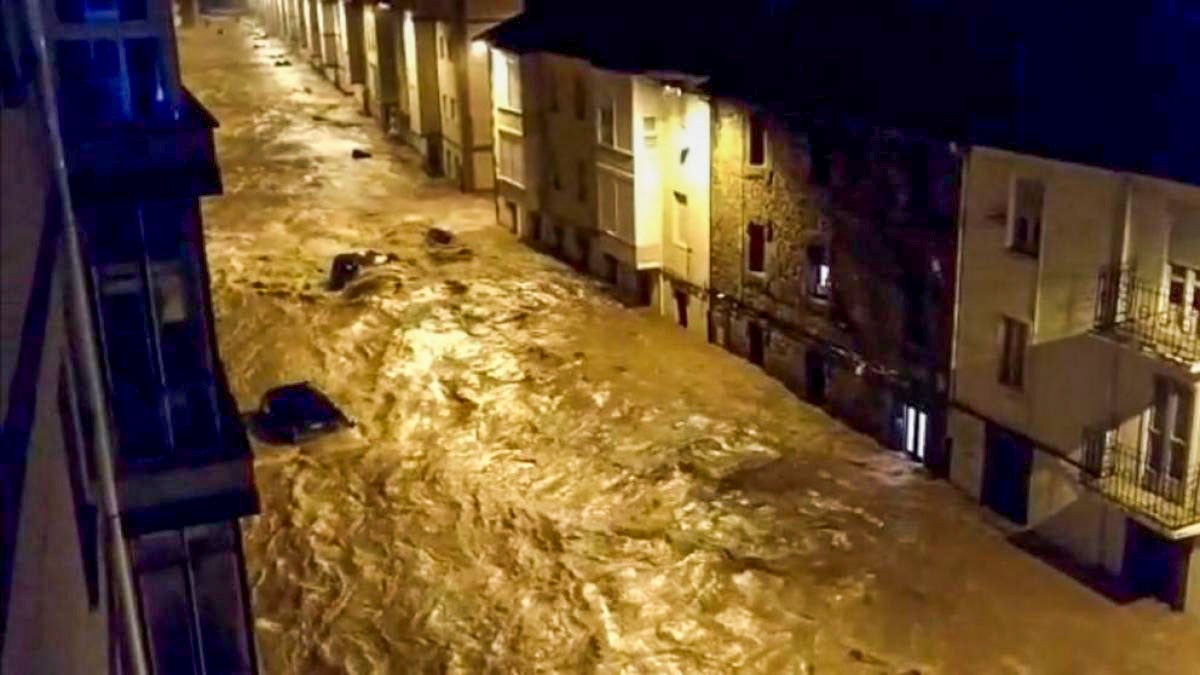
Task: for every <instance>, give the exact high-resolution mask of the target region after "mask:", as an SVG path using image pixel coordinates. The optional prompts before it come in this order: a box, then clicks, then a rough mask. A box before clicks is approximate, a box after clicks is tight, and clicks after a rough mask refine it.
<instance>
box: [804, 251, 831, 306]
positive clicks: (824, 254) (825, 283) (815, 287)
mask: <svg viewBox="0 0 1200 675" xmlns="http://www.w3.org/2000/svg"><path fill="white" fill-rule="evenodd" d="M817 251H819V252H820V254H819V255H816V254H815V253H816V252H817ZM806 254H807V256H808V273H807V274H806V275H805V289H804V290H805V291H806V294H807V295H808V298H809V300H812V301H814V302H821V303H827V302H829V301H830V300H832V299H833V266H832V265H830V262H829V247H828V246H826V245H825V244H820V243H814V244H809V245H808V247H807V251H806ZM822 270H824V279H822V278H821V277H822V274H821V272H822ZM821 289H824V290H823V291H822V290H821Z"/></svg>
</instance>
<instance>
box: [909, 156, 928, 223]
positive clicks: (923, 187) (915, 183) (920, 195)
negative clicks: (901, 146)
mask: <svg viewBox="0 0 1200 675" xmlns="http://www.w3.org/2000/svg"><path fill="white" fill-rule="evenodd" d="M908 164H909V186H910V189H909V194H908V209H909V211H910V212H920V211H925V210H927V209H928V208H929V148H928V147H926V145H925V144H924V143H917V144H916V145H914V146H913V147H912V149H911V150H910V151H909V157H908Z"/></svg>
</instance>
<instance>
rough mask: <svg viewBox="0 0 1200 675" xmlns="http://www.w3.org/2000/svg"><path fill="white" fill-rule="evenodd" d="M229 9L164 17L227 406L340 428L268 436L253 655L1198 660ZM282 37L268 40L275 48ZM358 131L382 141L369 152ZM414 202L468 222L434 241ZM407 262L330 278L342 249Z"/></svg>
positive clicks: (918, 665)
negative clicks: (319, 393) (209, 128)
mask: <svg viewBox="0 0 1200 675" xmlns="http://www.w3.org/2000/svg"><path fill="white" fill-rule="evenodd" d="M258 34H259V32H258V30H257V28H256V27H255V26H254V25H253V24H251V23H250V22H249V20H243V21H242V22H238V21H235V20H223V21H216V20H213V21H211V22H209V23H208V24H207V25H203V26H198V27H196V28H193V29H181V30H180V31H179V35H180V46H181V57H182V60H183V77H184V82H185V84H186V85H187V86H188V87H189V88H190V89H191V91H192V92H193V93H194V94H195V95H196V97H197V98H198V99H199V100H200V101H201V102H202V103H203V104H204V105H205V106H207V107H208V108H209V109H210V110H211V111H212V113H213V114H214V115H215V116H216V117H217V118H218V120H220V124H221V127H220V129H218V133H217V138H218V154H219V158H220V160H221V166H222V171H223V176H224V184H225V194H224V196H222V197H216V198H211V199H208V200H207V201H206V202H205V204H204V215H205V222H206V226H207V232H208V257H209V262H210V265H211V268H212V283H213V287H214V296H215V300H216V304H217V308H216V309H217V314H218V330H219V333H220V337H221V350H222V357H223V359H224V361H225V365H226V368H227V370H228V373H229V376H230V380H231V384H232V387H233V390H234V393H235V395H236V396H237V397H238V400H239V403H240V404H241V406H242V407H243V408H244V409H249V408H252V407H255V406H256V405H257V401H258V397H259V396H260V395H261V394H262V392H263V391H265V390H266V389H268V388H270V387H272V386H275V385H278V384H283V383H286V382H292V381H297V380H309V381H311V382H313V383H314V384H316V385H317V386H319V387H320V388H321V389H323V390H324V391H325V392H327V393H328V394H329V395H330V397H331V398H332V399H334V400H335V401H337V402H338V403H339V404H340V405H341V406H342V407H343V409H344V410H345V411H346V413H347V414H348V415H350V416H352V417H353V418H355V419H356V420H357V423H358V424H357V426H356V427H355V428H354V429H353V430H351V431H349V432H345V433H343V434H340V435H338V436H334V437H331V438H328V439H325V440H322V441H319V442H315V443H311V444H308V445H305V446H304V447H301V448H299V449H295V448H269V447H266V446H262V447H259V448H257V450H258V451H259V458H258V461H257V472H258V473H257V475H258V483H259V487H260V490H261V493H262V498H263V509H262V514H261V515H260V516H258V517H257V518H254V519H252V520H251V521H250V522H249V523H248V525H247V527H246V547H247V554H248V556H249V567H250V569H249V574H250V578H251V584H252V586H253V590H254V610H255V615H256V618H257V622H256V629H257V636H258V640H259V648H260V650H261V652H262V659H263V663H264V665H265V667H266V672H269V673H342V672H346V673H393V672H426V671H430V672H456V673H474V672H534V671H538V672H542V671H556V672H576V671H584V672H588V671H600V672H618V671H619V672H645V673H669V672H680V673H701V672H713V673H725V672H734V671H737V672H762V673H813V672H818V673H831V672H833V673H843V672H851V673H853V672H864V673H915V672H920V673H1139V674H1140V673H1185V672H1196V671H1195V669H1196V664H1197V663H1200V624H1198V623H1197V622H1196V621H1195V619H1193V618H1188V617H1185V616H1182V615H1177V614H1172V613H1171V612H1169V611H1168V610H1167V609H1166V607H1164V606H1162V605H1160V604H1158V603H1154V602H1150V601H1145V600H1143V601H1138V602H1134V603H1130V604H1125V605H1121V604H1116V603H1114V602H1112V601H1111V600H1108V599H1107V598H1105V597H1104V596H1102V595H1100V594H1099V593H1097V592H1096V591H1094V590H1091V589H1090V588H1089V587H1087V586H1085V585H1083V584H1081V583H1079V582H1078V581H1076V580H1074V579H1072V578H1070V577H1069V576H1067V575H1066V574H1064V573H1062V572H1059V571H1057V570H1056V569H1055V568H1053V567H1052V566H1050V565H1049V564H1047V563H1046V562H1044V561H1042V560H1040V559H1039V558H1037V557H1034V556H1032V555H1030V554H1028V553H1025V552H1023V551H1022V550H1020V549H1018V548H1017V547H1016V546H1014V545H1013V544H1011V543H1009V542H1008V540H1007V539H1006V533H1005V532H1004V530H1003V528H1002V526H1001V525H1000V524H999V519H992V518H991V517H989V516H988V515H987V514H986V513H985V512H984V511H983V510H982V509H981V508H980V507H979V506H978V505H976V504H974V503H973V502H972V501H971V500H970V499H969V498H967V497H966V496H964V495H962V494H961V493H959V492H958V491H956V490H955V489H954V488H953V487H951V486H950V485H949V484H948V483H946V482H943V481H937V480H932V479H930V478H929V477H928V476H927V475H926V474H925V473H924V471H923V470H920V469H918V468H917V466H916V465H915V464H912V463H910V462H908V461H907V460H905V459H904V458H902V457H901V456H900V455H899V454H898V453H893V452H890V451H887V450H884V449H881V448H880V447H879V446H878V445H877V444H876V443H875V442H874V441H872V440H870V439H868V438H866V437H864V436H861V435H859V434H857V433H855V432H853V431H851V430H849V429H847V428H846V427H844V426H843V425H842V424H840V423H839V422H837V421H835V420H832V419H830V418H829V417H828V416H827V415H826V414H825V413H824V412H822V411H820V410H818V409H815V408H812V407H810V406H807V405H805V404H804V403H802V402H800V401H799V400H797V399H796V398H795V397H794V396H792V395H791V394H790V393H789V392H788V391H787V390H786V389H785V388H784V387H783V386H782V385H781V384H779V383H777V382H775V381H773V380H771V379H770V378H768V377H767V376H766V375H764V374H763V373H762V372H761V371H760V370H758V369H757V368H755V367H753V366H751V365H750V364H748V363H746V362H744V361H742V360H740V359H738V358H736V357H734V356H732V355H730V354H728V353H726V352H724V351H723V350H721V349H719V348H716V347H714V346H710V345H707V344H705V343H703V342H701V341H698V340H695V339H693V338H691V337H689V336H688V335H686V334H685V333H684V331H681V330H679V329H677V328H676V327H674V326H672V325H670V324H669V323H667V322H666V321H663V320H661V319H657V318H655V317H653V316H650V315H649V314H647V313H645V312H642V311H635V310H630V309H626V308H624V307H622V306H621V305H619V304H618V303H616V302H615V301H613V300H612V299H610V297H609V296H608V295H607V294H606V292H605V290H604V288H603V286H602V285H601V284H599V283H597V282H593V281H590V280H588V279H585V278H583V277H581V276H579V275H578V274H576V273H575V272H574V271H572V270H571V269H569V268H568V267H566V266H564V265H562V264H560V263H558V262H556V261H554V260H553V259H551V258H548V257H545V256H542V255H540V254H538V253H535V252H533V251H531V250H530V249H528V248H526V247H525V246H523V245H521V244H519V243H518V242H517V241H516V240H515V239H514V238H513V237H512V235H511V234H509V233H508V232H506V231H505V230H503V229H501V228H499V227H497V226H496V225H495V224H494V210H493V205H492V202H491V200H490V199H489V198H488V196H487V195H479V196H466V195H462V194H460V193H459V192H457V191H456V190H455V189H454V188H452V187H451V186H450V185H448V184H447V183H445V182H443V181H440V180H436V179H431V178H427V177H425V175H424V174H423V173H422V171H421V169H420V165H419V160H418V156H417V155H416V154H415V153H414V152H412V151H410V150H408V149H405V148H402V147H400V146H398V145H396V144H395V143H392V142H389V141H388V140H386V139H385V138H384V136H383V134H382V133H380V132H379V131H378V129H377V127H376V126H375V123H374V121H373V120H371V119H369V118H367V117H364V116H362V115H360V114H358V113H357V112H356V110H355V103H354V99H353V98H351V97H347V96H343V95H342V94H341V93H340V92H338V91H337V90H336V89H334V87H333V86H332V85H331V84H329V83H328V82H326V81H325V80H323V79H321V78H320V77H319V76H318V75H316V74H315V73H314V72H313V71H312V70H311V69H309V68H308V66H307V65H306V64H304V63H303V60H302V58H301V57H300V56H299V55H296V54H289V53H286V50H285V49H284V48H283V46H282V45H281V44H280V43H279V42H278V41H275V40H273V39H266V38H259V37H256V35H258ZM281 60H286V61H287V62H288V63H287V64H286V65H276V63H282V61H281ZM356 148H358V149H362V150H366V151H367V152H369V153H371V156H370V157H367V158H363V159H353V158H352V157H351V152H352V150H354V149H356ZM431 226H436V227H440V228H444V229H446V230H450V231H452V232H454V233H455V235H456V240H457V242H458V243H459V244H461V246H450V247H446V246H439V247H431V246H430V245H429V244H428V243H427V241H426V232H427V230H428V229H429V228H430V227H431ZM364 249H373V250H376V251H379V252H382V253H391V254H395V256H396V257H397V259H396V261H395V262H393V263H390V264H387V265H384V266H382V267H380V268H378V269H374V270H371V271H370V273H368V274H367V275H366V276H365V277H364V278H362V279H361V280H360V281H358V282H356V283H354V284H352V285H351V286H349V287H348V288H347V289H346V290H344V291H341V292H331V291H328V290H326V289H325V286H324V282H325V279H326V277H327V274H328V270H329V266H330V261H331V259H332V258H333V256H334V255H336V254H338V253H341V252H346V251H355V250H364Z"/></svg>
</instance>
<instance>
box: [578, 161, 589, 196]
mask: <svg viewBox="0 0 1200 675" xmlns="http://www.w3.org/2000/svg"><path fill="white" fill-rule="evenodd" d="M575 173H576V176H575V180H576V185H575V196H576V198H578V199H579V201H581V202H585V201H587V196H588V170H587V162H585V161H583V160H582V159H581V160H579V163H578V164H576V165H575Z"/></svg>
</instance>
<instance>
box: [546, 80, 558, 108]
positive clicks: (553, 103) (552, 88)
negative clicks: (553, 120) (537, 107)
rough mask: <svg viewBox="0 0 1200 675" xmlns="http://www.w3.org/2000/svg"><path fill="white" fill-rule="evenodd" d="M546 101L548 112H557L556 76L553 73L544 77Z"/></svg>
mask: <svg viewBox="0 0 1200 675" xmlns="http://www.w3.org/2000/svg"><path fill="white" fill-rule="evenodd" d="M546 99H547V100H548V101H549V108H550V112H558V75H557V74H556V73H554V72H553V71H551V72H550V73H548V74H547V75H546Z"/></svg>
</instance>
